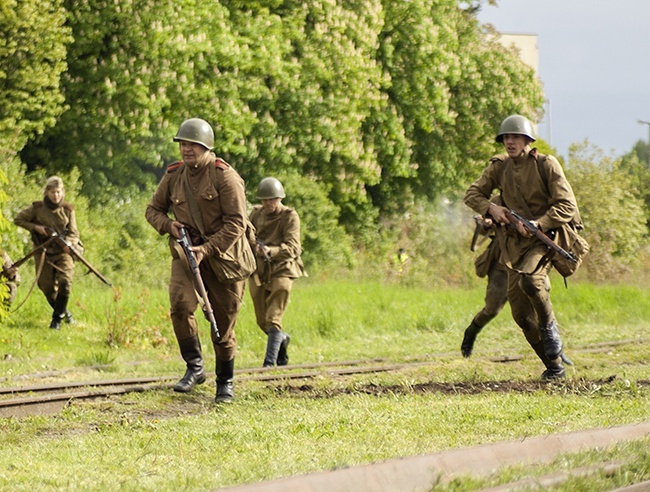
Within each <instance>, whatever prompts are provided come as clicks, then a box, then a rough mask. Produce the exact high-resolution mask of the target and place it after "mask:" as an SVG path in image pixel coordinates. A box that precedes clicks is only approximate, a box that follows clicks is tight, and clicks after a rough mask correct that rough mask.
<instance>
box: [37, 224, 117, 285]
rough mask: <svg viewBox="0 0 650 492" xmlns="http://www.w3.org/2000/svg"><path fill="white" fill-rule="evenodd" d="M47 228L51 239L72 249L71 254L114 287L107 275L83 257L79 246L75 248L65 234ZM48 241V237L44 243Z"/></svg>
mask: <svg viewBox="0 0 650 492" xmlns="http://www.w3.org/2000/svg"><path fill="white" fill-rule="evenodd" d="M46 230H47V233H48V234H49V235H50V239H54V240H55V241H57V242H58V243H59V244H60V245H61V246H63V247H64V248H67V250H68V251H70V254H72V255H73V256H74V257H75V258H77V259H78V260H79V261H80V262H81V263H83V264H84V265H85V266H86V268H88V270H90V271H91V272H92V273H94V274H95V276H96V277H97V278H98V279H99V280H101V281H102V282H104V283H105V284H106V285H108V286H109V287H113V284H111V283H110V282H109V281H108V279H107V278H106V277H104V276H103V275H102V274H101V273H99V270H97V269H96V268H95V267H94V266H92V265H91V264H90V263H89V262H88V260H86V258H84V257H83V255H82V254H81V252H80V251H79V250H78V249H77V248H75V247H74V246H73V245H72V244H70V242H69V241H68V240H66V238H65V235H63V234H59V233H58V232H56V231H54V230H52V229H49V228H47V227H46ZM48 242H49V239H48V241H45V243H43V244H47V243H48Z"/></svg>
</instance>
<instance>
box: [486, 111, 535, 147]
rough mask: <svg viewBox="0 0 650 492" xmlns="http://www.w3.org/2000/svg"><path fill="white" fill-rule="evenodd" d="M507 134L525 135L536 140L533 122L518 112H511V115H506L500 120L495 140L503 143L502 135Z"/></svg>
mask: <svg viewBox="0 0 650 492" xmlns="http://www.w3.org/2000/svg"><path fill="white" fill-rule="evenodd" d="M507 134H510V135H525V136H527V137H528V138H530V139H531V140H532V141H533V142H534V141H535V140H537V136H536V135H535V128H533V124H532V123H531V122H530V121H528V119H527V118H525V117H523V116H521V115H518V114H513V115H512V116H508V117H507V118H506V119H505V120H503V121H502V122H501V126H500V127H499V133H498V134H497V138H496V141H497V142H499V143H503V136H504V135H507Z"/></svg>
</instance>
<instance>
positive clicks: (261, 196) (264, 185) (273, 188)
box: [257, 178, 286, 200]
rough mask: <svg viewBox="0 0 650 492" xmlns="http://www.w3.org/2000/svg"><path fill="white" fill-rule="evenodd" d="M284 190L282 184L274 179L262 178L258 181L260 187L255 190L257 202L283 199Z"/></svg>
mask: <svg viewBox="0 0 650 492" xmlns="http://www.w3.org/2000/svg"><path fill="white" fill-rule="evenodd" d="M285 196H286V195H285V194H284V188H283V187H282V183H280V181H279V180H277V179H275V178H264V179H263V180H262V181H260V185H259V187H258V188H257V199H258V200H269V199H271V198H284V197H285Z"/></svg>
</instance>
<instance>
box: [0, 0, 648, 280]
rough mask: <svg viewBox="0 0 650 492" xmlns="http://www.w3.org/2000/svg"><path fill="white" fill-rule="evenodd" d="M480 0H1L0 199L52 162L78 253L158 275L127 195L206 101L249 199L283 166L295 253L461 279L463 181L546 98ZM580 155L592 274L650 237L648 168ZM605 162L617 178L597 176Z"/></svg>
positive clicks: (142, 197)
mask: <svg viewBox="0 0 650 492" xmlns="http://www.w3.org/2000/svg"><path fill="white" fill-rule="evenodd" d="M480 3H481V2H471V3H470V5H469V6H468V4H467V2H458V1H457V0H437V1H434V0H417V1H413V2H392V1H381V0H355V1H352V2H349V1H343V0H319V1H316V2H309V3H307V4H305V3H304V2H296V1H294V0H261V1H256V2H241V1H237V0H223V1H221V2H210V3H206V2H197V1H195V0H180V1H174V2H172V1H169V0H163V1H152V0H119V1H106V0H80V1H74V2H73V1H68V0H62V1H54V0H51V1H48V2H45V3H42V2H39V4H38V5H36V4H32V2H20V5H18V3H16V2H12V1H6V2H4V3H2V6H3V9H4V10H6V11H7V15H5V16H4V17H3V18H2V21H0V22H2V23H3V24H2V27H3V30H4V31H6V32H8V33H11V36H8V37H7V38H6V39H4V40H3V44H1V45H0V84H1V85H0V87H1V88H2V89H3V90H2V91H0V108H2V109H3V111H2V120H0V144H1V147H0V148H1V149H2V156H3V158H2V161H3V163H4V167H5V172H6V173H7V174H8V175H9V181H10V184H5V185H2V188H3V189H4V190H5V191H6V193H7V194H8V196H9V202H8V203H7V204H6V205H5V206H4V212H5V213H4V217H5V218H6V219H9V220H11V218H13V217H14V216H15V213H16V212H17V211H19V210H20V209H22V208H23V207H24V206H26V205H27V204H28V203H29V202H30V201H32V200H35V199H38V198H40V195H41V187H42V183H43V180H44V178H45V177H46V176H47V175H50V174H53V173H59V174H62V176H63V177H64V179H65V181H66V184H67V187H68V197H67V198H68V199H69V200H70V201H72V202H73V203H74V204H75V205H76V206H77V211H78V214H77V216H78V220H79V222H80V229H81V233H82V236H83V238H84V241H85V243H86V245H87V247H88V248H89V249H88V254H89V255H90V257H89V258H90V259H91V260H92V261H94V262H96V263H97V266H98V267H100V268H102V269H103V270H106V271H107V273H111V274H112V275H114V276H117V277H118V278H119V276H120V275H122V274H125V275H129V274H132V273H133V272H134V268H135V271H137V272H138V273H137V275H138V276H139V278H141V279H142V280H143V281H144V282H145V283H147V284H151V283H155V282H157V281H158V279H159V276H158V275H155V274H154V273H153V272H152V269H151V268H149V266H150V265H151V264H158V262H161V261H163V258H166V256H167V251H166V244H165V240H164V239H163V238H160V237H158V236H157V235H156V234H155V233H153V232H152V231H151V230H150V228H149V227H148V226H147V224H146V222H144V220H143V217H142V214H143V211H144V208H145V207H146V203H147V201H148V199H149V197H150V196H151V192H152V190H153V187H154V186H155V183H156V182H157V180H158V178H159V177H160V175H161V173H162V172H163V167H164V165H166V164H168V163H169V162H171V161H174V160H176V159H177V158H178V149H177V147H176V145H175V144H173V143H172V137H173V135H174V134H175V131H176V129H177V127H178V125H179V123H180V122H181V121H183V120H184V119H185V118H187V117H191V116H202V117H204V118H205V119H207V120H208V121H210V122H211V123H212V125H213V126H214V129H215V132H216V140H217V152H218V153H219V154H220V155H222V156H224V157H225V158H226V160H228V161H229V162H231V163H232V164H233V165H234V166H235V168H236V169H237V170H238V171H239V172H240V173H241V175H242V176H243V177H244V178H245V180H246V181H247V184H248V196H249V200H250V201H251V203H254V202H255V199H254V196H255V188H256V185H257V183H258V182H259V181H260V179H261V178H262V177H265V176H269V175H275V176H278V177H280V178H281V179H283V180H286V181H287V183H286V185H287V188H288V197H287V200H286V203H287V204H288V205H292V206H295V207H296V208H297V209H298V212H299V213H300V215H301V216H302V218H303V236H304V237H303V241H304V249H305V260H306V263H307V267H308V269H309V270H310V272H319V271H321V272H325V271H326V272H328V273H331V272H332V267H333V266H339V267H344V268H347V267H349V266H351V265H355V264H357V265H366V268H365V273H369V274H370V275H371V276H375V277H376V276H377V275H378V274H379V275H381V274H382V273H383V272H384V271H385V270H386V269H390V268H392V264H391V258H392V256H393V255H394V254H395V252H396V251H397V248H398V247H404V248H406V250H407V251H408V253H409V255H410V260H409V265H410V266H409V275H401V276H400V280H405V281H408V282H410V283H421V282H426V283H429V284H435V285H442V284H449V283H452V284H466V283H470V284H471V282H472V277H473V275H472V268H471V256H470V254H469V252H467V251H466V250H465V249H464V248H459V247H458V245H459V244H464V243H466V242H467V240H468V239H467V236H468V235H469V234H470V233H471V228H472V224H471V219H470V216H471V211H469V210H467V209H466V207H463V206H462V205H460V198H461V196H462V193H463V192H464V190H465V188H466V187H467V185H468V184H469V183H470V182H471V181H473V180H474V179H475V178H476V177H477V176H478V174H479V173H480V172H481V169H482V168H483V167H484V166H485V162H486V159H487V158H488V157H489V156H490V155H491V153H493V152H498V151H500V149H498V148H496V147H495V144H494V141H493V137H494V129H495V128H497V127H498V124H499V122H500V120H501V119H502V118H503V116H504V115H507V114H510V113H513V112H520V113H523V114H527V115H529V116H531V118H533V119H534V115H535V114H536V112H537V110H538V109H539V108H540V107H541V103H542V101H543V95H542V92H541V87H540V84H539V82H538V81H537V79H536V77H535V76H534V73H533V72H532V70H531V69H530V68H528V67H526V66H525V65H524V64H523V63H521V62H520V61H519V58H518V54H517V53H516V52H514V51H513V50H509V49H505V48H504V47H503V46H501V45H500V44H499V43H498V42H497V41H496V38H495V37H494V35H493V34H494V33H492V32H491V31H489V30H488V29H486V28H485V27H483V26H481V25H479V23H478V22H477V20H476V17H475V12H476V8H477V7H479V6H480ZM18 6H19V7H20V9H18ZM14 7H15V8H14ZM4 10H3V11H4ZM16 155H17V156H18V157H17V158H15V156H16ZM576 156H577V157H576V159H577V160H578V162H577V163H576V165H575V166H571V165H570V163H569V165H567V168H568V169H570V168H572V167H574V168H575V169H576V172H575V173H574V174H573V175H572V176H571V179H572V183H573V185H574V188H575V189H576V193H577V194H578V195H579V198H580V199H581V201H584V203H581V206H582V208H583V214H584V215H585V217H587V218H588V219H589V221H588V222H589V224H588V228H587V230H586V231H585V234H587V236H588V238H589V239H590V240H592V241H593V242H594V250H593V251H594V254H593V256H592V257H593V258H594V259H593V261H592V264H593V265H594V268H601V267H602V266H603V264H607V268H606V269H605V270H603V272H604V273H600V274H595V275H591V276H592V278H597V277H598V275H600V276H601V277H608V276H609V275H610V274H612V273H615V272H620V273H624V272H625V271H627V270H628V269H629V267H630V266H632V265H633V264H634V261H633V259H634V258H635V257H638V256H639V252H643V251H644V248H647V238H645V237H644V235H645V231H643V230H642V229H641V228H639V227H638V222H639V221H642V218H641V215H642V214H644V213H646V211H645V210H644V207H642V206H640V205H639V204H638V203H637V200H638V199H641V200H645V201H646V207H645V208H646V209H647V200H648V197H647V193H645V194H643V192H640V191H638V190H644V189H647V188H648V187H647V186H645V185H646V184H647V180H648V176H647V172H646V171H647V170H646V171H644V170H643V168H642V167H641V166H639V165H638V161H630V160H629V159H627V160H624V162H623V163H622V164H620V165H619V164H616V165H615V166H614V165H613V164H612V165H610V164H601V163H599V162H596V161H598V160H599V159H600V156H598V155H597V154H592V155H588V156H585V157H580V155H579V152H578V154H576ZM593 159H596V161H594V160H593ZM635 162H636V164H635ZM612 166H614V167H615V168H616V170H620V172H619V173H618V174H617V176H618V177H620V179H619V178H618V177H617V178H616V179H612V180H608V178H607V174H608V173H609V172H610V171H611V169H610V168H612ZM625 173H627V176H628V177H627V178H626V177H624V176H623V174H625ZM603 181H608V182H607V183H606V184H607V187H608V190H609V191H608V193H607V194H604V193H602V192H600V191H599V189H600V188H599V187H600V186H601V184H602V183H603ZM635 189H636V190H637V191H634V190H635ZM597 196H602V197H603V198H604V199H605V200H606V201H607V202H608V203H611V204H612V206H615V205H616V204H618V205H620V203H621V202H622V201H625V203H627V200H628V198H630V199H631V200H632V206H631V207H629V208H626V213H625V217H626V219H625V220H622V219H621V218H620V217H619V218H611V217H609V218H607V219H606V220H608V221H610V222H611V223H609V224H607V227H606V230H607V231H608V232H607V231H605V232H603V230H602V228H601V227H600V226H601V223H600V221H603V220H605V218H603V217H602V215H601V213H600V210H599V209H598V207H599V202H598V201H597V200H595V199H594V198H595V197H597ZM583 197H584V200H583ZM591 234H593V235H594V236H593V238H592V237H590V235H591ZM601 236H602V237H601ZM605 236H606V237H605ZM3 241H4V242H5V243H6V244H7V248H8V249H9V250H10V252H11V253H12V255H13V256H18V255H21V254H23V253H25V252H26V250H27V249H28V241H27V236H26V235H25V234H24V231H15V230H14V228H11V229H10V230H9V231H5V232H3ZM353 252H354V253H356V254H357V255H358V258H359V260H360V261H355V259H354V257H353ZM599 255H600V256H599ZM604 258H606V259H607V260H606V261H605V260H604ZM644 258H645V256H644ZM587 268H589V266H588V265H587Z"/></svg>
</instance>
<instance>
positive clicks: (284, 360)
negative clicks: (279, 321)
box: [278, 332, 291, 366]
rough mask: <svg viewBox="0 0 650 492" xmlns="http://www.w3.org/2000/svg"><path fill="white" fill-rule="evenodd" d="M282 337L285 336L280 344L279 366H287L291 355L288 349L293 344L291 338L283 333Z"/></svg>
mask: <svg viewBox="0 0 650 492" xmlns="http://www.w3.org/2000/svg"><path fill="white" fill-rule="evenodd" d="M282 336H284V339H283V340H282V343H281V344H280V350H278V365H279V366H286V365H287V364H288V363H289V354H288V353H287V347H288V346H289V343H290V342H291V337H290V336H289V335H287V334H286V333H284V332H282Z"/></svg>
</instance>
